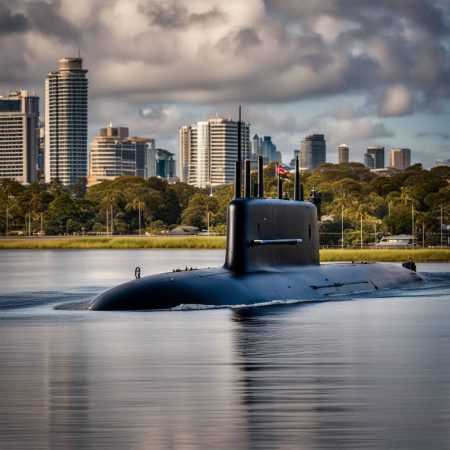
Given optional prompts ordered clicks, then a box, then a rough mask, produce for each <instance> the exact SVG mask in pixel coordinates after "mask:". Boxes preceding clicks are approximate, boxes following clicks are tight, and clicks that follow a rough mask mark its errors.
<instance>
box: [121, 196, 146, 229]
mask: <svg viewBox="0 0 450 450" xmlns="http://www.w3.org/2000/svg"><path fill="white" fill-rule="evenodd" d="M125 209H126V210H127V211H131V210H133V211H136V209H137V210H138V214H139V234H141V228H142V227H141V211H145V210H146V205H145V202H144V201H143V200H142V199H141V198H140V197H134V199H133V200H132V201H131V202H130V203H127V205H126V206H125Z"/></svg>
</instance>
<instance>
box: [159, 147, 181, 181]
mask: <svg viewBox="0 0 450 450" xmlns="http://www.w3.org/2000/svg"><path fill="white" fill-rule="evenodd" d="M174 156H175V155H174V154H173V153H171V152H169V151H168V150H164V149H163V148H157V149H156V176H157V177H161V178H167V179H171V178H175V176H176V173H175V159H174Z"/></svg>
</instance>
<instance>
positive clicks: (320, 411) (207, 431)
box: [0, 250, 450, 450]
mask: <svg viewBox="0 0 450 450" xmlns="http://www.w3.org/2000/svg"><path fill="white" fill-rule="evenodd" d="M222 261H223V251H221V250H219V251H190V250H163V251H159V250H143V251H124V250H94V251H90V250H73V251H72V250H64V251H61V250H59V251H26V250H24V251H2V252H1V253H0V265H1V267H0V268H1V271H0V340H1V341H0V342H1V347H0V449H2V450H3V449H41V448H42V449H46V448H51V449H71V448H73V449H75V448H76V449H84V448H86V449H106V448H118V449H125V448H136V449H141V448H142V449H143V448H152V449H153V448H182V449H185V448H188V449H189V448H192V449H194V448H208V449H210V448H296V449H297V448H308V449H330V448H333V449H334V448H345V449H348V448H354V449H364V448H386V449H391V448H404V449H425V448H438V449H447V448H449V443H450V426H449V425H450V327H449V324H450V265H448V264H440V265H439V264H430V265H418V269H419V271H422V272H427V273H429V274H428V275H426V278H427V279H428V280H429V282H428V284H427V285H426V286H425V285H424V286H423V287H422V288H420V289H416V290H414V291H411V290H399V291H393V292H390V293H383V294H382V295H381V297H372V298H367V297H366V298H354V299H352V300H351V301H339V302H327V303H315V304H308V305H290V306H277V307H265V308H248V309H238V310H232V309H213V310H206V311H164V312H161V311H159V312H148V313H142V312H140V313H137V312H94V311H89V312H88V311H78V310H70V309H65V310H58V309H55V308H54V307H55V306H56V305H61V304H67V303H73V302H77V301H78V302H79V301H87V300H89V299H90V298H92V297H93V296H94V295H95V294H96V293H98V292H99V291H101V290H103V289H105V288H107V287H110V286H113V285H115V284H117V283H118V282H122V281H127V280H129V279H131V278H132V277H133V276H134V268H135V267H136V266H137V265H139V266H140V267H141V269H142V272H143V275H146V274H150V273H156V272H159V271H164V270H172V269H173V268H177V267H180V268H184V267H185V266H188V267H190V266H193V267H206V266H217V265H220V264H221V262H222Z"/></svg>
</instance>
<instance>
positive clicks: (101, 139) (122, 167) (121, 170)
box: [89, 125, 155, 185]
mask: <svg viewBox="0 0 450 450" xmlns="http://www.w3.org/2000/svg"><path fill="white" fill-rule="evenodd" d="M128 134H129V132H128V128H126V127H113V126H112V125H110V126H108V127H106V128H101V129H100V134H99V135H98V136H96V137H95V138H94V139H93V141H92V142H91V151H90V157H89V185H93V184H95V183H98V182H100V181H105V180H113V179H114V178H116V177H120V176H122V175H132V176H136V177H141V178H144V177H146V175H147V164H148V155H147V152H148V151H149V149H151V148H152V147H153V148H154V140H153V139H147V138H139V137H129V135H128ZM154 165H155V163H154ZM154 171H155V170H154ZM153 175H155V174H153Z"/></svg>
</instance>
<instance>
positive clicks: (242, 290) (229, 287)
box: [89, 263, 422, 311]
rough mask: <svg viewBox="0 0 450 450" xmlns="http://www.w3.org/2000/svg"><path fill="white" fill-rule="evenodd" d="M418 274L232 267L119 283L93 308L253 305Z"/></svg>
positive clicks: (383, 269)
mask: <svg viewBox="0 0 450 450" xmlns="http://www.w3.org/2000/svg"><path fill="white" fill-rule="evenodd" d="M421 279H422V278H421V276H420V275H418V274H417V273H415V272H413V271H410V270H408V269H404V268H402V267H400V266H397V265H394V264H387V263H336V264H321V265H311V266H306V267H302V268H301V269H300V270H299V268H298V267H283V269H282V271H274V270H267V271H265V270H260V271H257V272H252V273H241V274H239V273H236V272H233V271H231V270H229V269H227V268H217V269H201V270H192V271H191V270H189V271H181V272H170V273H164V274H158V275H151V276H147V277H143V278H140V279H136V280H133V281H130V282H128V283H124V284H122V285H119V286H116V287H114V288H112V289H110V290H108V291H106V292H104V293H102V294H100V295H99V296H98V297H96V298H95V299H94V301H93V302H92V303H91V304H90V306H89V309H90V310H122V311H125V310H155V309H173V308H177V307H180V306H181V305H204V306H216V307H217V306H218V307H228V306H230V307H231V306H234V307H236V306H250V305H255V304H263V303H270V302H277V301H291V300H292V301H321V300H328V299H329V298H330V297H332V296H334V295H337V294H355V293H364V292H372V291H376V290H379V289H392V288H396V287H400V286H403V285H405V284H409V283H411V282H416V281H420V280H421Z"/></svg>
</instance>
